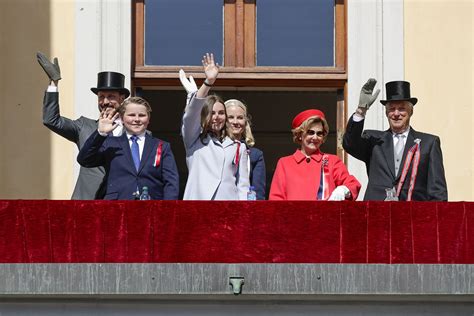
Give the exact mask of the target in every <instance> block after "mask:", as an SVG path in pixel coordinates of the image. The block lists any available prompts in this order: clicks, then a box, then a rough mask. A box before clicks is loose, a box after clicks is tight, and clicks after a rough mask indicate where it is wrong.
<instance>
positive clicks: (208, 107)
mask: <svg viewBox="0 0 474 316" xmlns="http://www.w3.org/2000/svg"><path fill="white" fill-rule="evenodd" d="M216 102H220V103H222V104H224V100H222V98H221V97H220V96H218V95H215V94H211V95H208V96H207V97H206V101H205V102H204V106H203V107H202V110H201V130H202V132H201V135H199V138H201V141H203V140H204V139H205V138H206V137H207V135H208V134H210V133H212V130H211V120H212V109H213V108H214V104H215V103H216ZM224 111H225V106H224ZM225 119H226V121H227V112H226V111H225ZM224 126H225V125H224ZM226 135H227V134H226V129H225V128H222V131H221V135H220V139H223V138H224V137H225V136H226Z"/></svg>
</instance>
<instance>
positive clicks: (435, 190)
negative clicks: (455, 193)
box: [343, 117, 448, 201]
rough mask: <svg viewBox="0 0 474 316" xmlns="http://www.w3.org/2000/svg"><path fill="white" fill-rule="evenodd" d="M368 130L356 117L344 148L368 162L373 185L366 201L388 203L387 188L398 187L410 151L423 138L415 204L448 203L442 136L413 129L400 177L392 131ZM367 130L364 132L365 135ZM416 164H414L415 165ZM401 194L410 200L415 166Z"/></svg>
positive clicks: (403, 197)
mask: <svg viewBox="0 0 474 316" xmlns="http://www.w3.org/2000/svg"><path fill="white" fill-rule="evenodd" d="M363 129H364V120H362V121H360V122H355V121H354V120H353V119H352V117H351V118H350V119H349V122H348V123H347V128H346V133H345V134H344V141H343V147H344V149H345V150H346V151H347V152H348V153H349V154H351V155H352V156H354V157H355V158H357V159H359V160H362V161H364V162H365V164H366V167H367V174H368V177H369V183H368V185H367V190H366V192H365V196H364V200H384V199H385V197H386V193H385V189H386V188H392V187H394V186H396V185H397V184H398V181H399V179H400V173H401V170H402V169H403V165H404V163H405V158H406V156H407V152H408V151H409V149H410V148H411V147H412V146H413V145H414V144H415V139H417V138H418V139H420V140H421V142H420V148H421V151H420V154H421V155H420V163H419V166H418V174H417V176H416V182H415V188H414V190H413V194H412V200H414V201H446V200H447V199H448V190H447V187H446V179H445V176H444V167H443V155H442V153H441V146H440V140H439V137H438V136H435V135H430V134H426V133H421V132H417V131H415V130H414V129H413V128H410V132H409V134H408V137H407V141H406V144H405V150H404V153H403V160H402V162H401V164H400V171H399V174H398V175H396V174H395V163H394V157H393V136H392V132H391V131H390V130H387V131H375V130H366V131H363ZM362 131H363V132H362ZM412 165H413V161H412V164H411V166H412ZM411 166H410V169H409V170H408V175H407V178H406V179H405V182H404V184H403V187H402V191H401V192H400V197H399V198H400V200H401V201H404V200H406V198H407V193H408V187H409V183H410V175H411V170H412V167H411Z"/></svg>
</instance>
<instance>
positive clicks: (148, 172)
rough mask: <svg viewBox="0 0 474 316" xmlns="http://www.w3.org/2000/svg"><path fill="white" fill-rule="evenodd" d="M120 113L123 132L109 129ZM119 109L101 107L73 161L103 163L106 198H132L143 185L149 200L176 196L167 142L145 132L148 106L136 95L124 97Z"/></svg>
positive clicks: (176, 183)
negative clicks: (103, 108) (116, 111)
mask: <svg viewBox="0 0 474 316" xmlns="http://www.w3.org/2000/svg"><path fill="white" fill-rule="evenodd" d="M119 113H120V117H121V119H122V122H123V126H124V128H125V132H124V133H123V134H122V135H121V136H118V137H114V136H113V135H112V134H111V133H112V131H113V130H114V129H115V128H116V127H117V124H114V121H115V120H116V118H117V117H118V115H119ZM119 113H114V112H107V111H105V110H104V111H102V113H101V118H100V119H99V125H98V129H97V130H96V131H95V132H94V133H93V134H92V135H91V136H90V137H89V139H88V140H87V141H86V143H85V144H84V146H83V147H82V149H81V151H80V152H79V155H78V156H77V161H78V162H79V163H80V164H81V165H82V166H84V167H88V168H91V167H97V166H104V167H105V170H106V176H105V179H106V183H107V186H106V193H105V197H104V199H106V200H132V199H135V197H136V196H137V194H136V193H137V192H138V195H139V194H140V193H142V192H143V188H144V187H147V188H148V192H149V194H150V196H151V199H153V200H177V199H178V196H179V175H178V169H177V167H176V162H175V159H174V156H173V153H172V151H171V147H170V144H169V143H167V142H164V141H162V140H160V139H157V138H154V137H152V136H151V135H150V134H149V133H147V132H146V128H147V126H148V124H149V122H150V113H151V107H150V105H149V104H148V102H147V101H146V100H145V99H143V98H140V97H132V98H129V99H127V100H125V101H124V102H123V103H122V105H121V106H120V108H119Z"/></svg>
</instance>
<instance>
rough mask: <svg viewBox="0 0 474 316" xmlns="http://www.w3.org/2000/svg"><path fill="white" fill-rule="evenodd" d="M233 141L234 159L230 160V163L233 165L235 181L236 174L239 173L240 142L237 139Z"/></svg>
mask: <svg viewBox="0 0 474 316" xmlns="http://www.w3.org/2000/svg"><path fill="white" fill-rule="evenodd" d="M235 143H236V144H237V150H236V151H235V156H234V159H233V160H232V164H233V165H234V167H235V174H234V175H235V178H236V179H235V181H236V182H237V181H238V175H239V162H240V142H239V141H235Z"/></svg>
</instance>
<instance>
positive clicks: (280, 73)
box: [133, 0, 346, 88]
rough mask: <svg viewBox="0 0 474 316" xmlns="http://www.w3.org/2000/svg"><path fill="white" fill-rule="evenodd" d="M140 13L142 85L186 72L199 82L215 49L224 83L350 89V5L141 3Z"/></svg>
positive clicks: (207, 0)
mask: <svg viewBox="0 0 474 316" xmlns="http://www.w3.org/2000/svg"><path fill="white" fill-rule="evenodd" d="M133 8H134V14H133V16H134V32H133V33H134V44H135V45H134V74H133V77H134V78H135V79H137V80H138V82H137V83H138V85H139V86H142V85H167V84H169V83H170V80H169V79H170V78H175V77H176V73H177V71H178V70H179V69H180V68H183V69H184V70H185V71H186V72H188V73H191V74H192V73H195V75H196V76H197V77H198V78H199V77H200V76H201V74H200V72H201V67H200V55H202V54H203V53H204V52H207V51H210V52H213V53H214V54H215V56H216V59H217V61H218V62H219V64H221V65H222V66H223V67H222V69H221V74H220V75H219V85H227V86H246V85H251V86H256V85H257V86H263V87H264V86H275V85H276V86H306V87H310V86H311V87H315V86H316V87H317V86H330V87H338V88H343V87H344V84H345V81H346V71H345V70H346V69H345V1H344V0H318V1H314V0H199V1H196V0H194V1H193V0H134V5H133ZM280 80H285V82H284V83H282V82H278V81H280Z"/></svg>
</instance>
